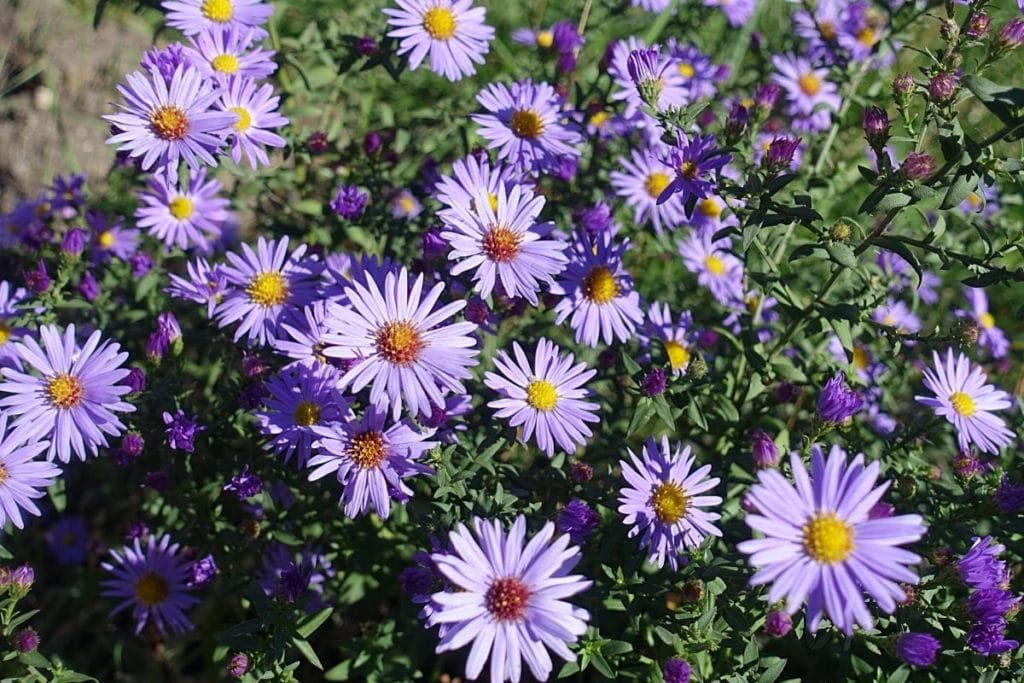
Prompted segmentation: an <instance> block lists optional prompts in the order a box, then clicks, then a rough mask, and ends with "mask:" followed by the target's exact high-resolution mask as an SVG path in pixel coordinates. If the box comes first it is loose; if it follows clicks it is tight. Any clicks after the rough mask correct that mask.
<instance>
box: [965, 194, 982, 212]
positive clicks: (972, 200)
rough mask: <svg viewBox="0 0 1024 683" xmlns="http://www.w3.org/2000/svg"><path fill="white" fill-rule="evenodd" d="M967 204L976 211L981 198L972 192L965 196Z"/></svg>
mask: <svg viewBox="0 0 1024 683" xmlns="http://www.w3.org/2000/svg"><path fill="white" fill-rule="evenodd" d="M967 203H968V204H970V205H971V206H973V207H974V208H975V209H976V208H978V207H979V206H981V196H980V195H979V194H978V193H977V192H972V193H970V194H969V195H967Z"/></svg>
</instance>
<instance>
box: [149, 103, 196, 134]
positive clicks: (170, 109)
mask: <svg viewBox="0 0 1024 683" xmlns="http://www.w3.org/2000/svg"><path fill="white" fill-rule="evenodd" d="M149 123H150V125H152V127H153V132H154V133H155V134H156V136H157V137H158V138H160V139H161V140H180V139H182V138H183V137H185V135H186V134H187V133H188V117H187V116H185V112H183V111H182V110H181V108H180V107H177V106H175V105H173V104H165V105H164V106H162V107H160V108H158V109H157V110H156V111H154V112H152V113H151V114H150V115H149Z"/></svg>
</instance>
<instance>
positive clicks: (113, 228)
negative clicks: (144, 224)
mask: <svg viewBox="0 0 1024 683" xmlns="http://www.w3.org/2000/svg"><path fill="white" fill-rule="evenodd" d="M91 218H92V220H90V215H89V213H88V212H87V213H86V220H88V221H89V224H90V226H91V227H92V228H93V231H94V232H93V234H94V236H95V238H94V240H93V244H92V260H93V263H94V264H97V265H98V264H100V263H106V262H107V261H109V260H110V257H111V256H114V257H116V258H119V259H121V260H122V261H127V260H128V259H130V258H131V257H132V255H133V254H135V252H136V250H137V249H138V248H139V241H140V237H139V235H140V234H141V232H140V231H138V230H136V229H134V228H125V227H124V222H123V219H121V218H119V219H117V221H115V222H114V223H113V224H112V225H109V226H108V225H106V223H105V222H104V221H103V220H102V218H100V217H97V216H95V214H94V215H93V216H91Z"/></svg>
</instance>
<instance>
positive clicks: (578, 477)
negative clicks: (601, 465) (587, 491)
mask: <svg viewBox="0 0 1024 683" xmlns="http://www.w3.org/2000/svg"><path fill="white" fill-rule="evenodd" d="M569 478H570V479H572V480H573V481H574V482H576V483H577V484H586V483H587V482H588V481H590V480H591V479H593V478H594V468H593V467H591V466H590V465H588V464H587V463H585V462H574V463H573V464H572V469H571V470H570V471H569Z"/></svg>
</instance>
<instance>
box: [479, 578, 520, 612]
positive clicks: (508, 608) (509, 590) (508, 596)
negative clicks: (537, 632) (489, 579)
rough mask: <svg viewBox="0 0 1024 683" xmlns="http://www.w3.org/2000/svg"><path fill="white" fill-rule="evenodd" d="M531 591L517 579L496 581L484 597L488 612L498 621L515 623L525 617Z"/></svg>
mask: <svg viewBox="0 0 1024 683" xmlns="http://www.w3.org/2000/svg"><path fill="white" fill-rule="evenodd" d="M529 599H530V591H529V590H528V589H527V588H526V585H525V584H524V583H523V582H522V581H520V580H519V579H517V578H514V577H509V578H507V579H495V581H494V583H492V584H491V586H490V588H488V589H487V593H486V594H485V595H484V605H486V607H487V611H488V612H490V613H491V615H493V616H494V618H495V619H497V620H498V621H515V620H517V619H519V618H521V617H522V616H523V612H525V611H526V603H527V602H528V601H529Z"/></svg>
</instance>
